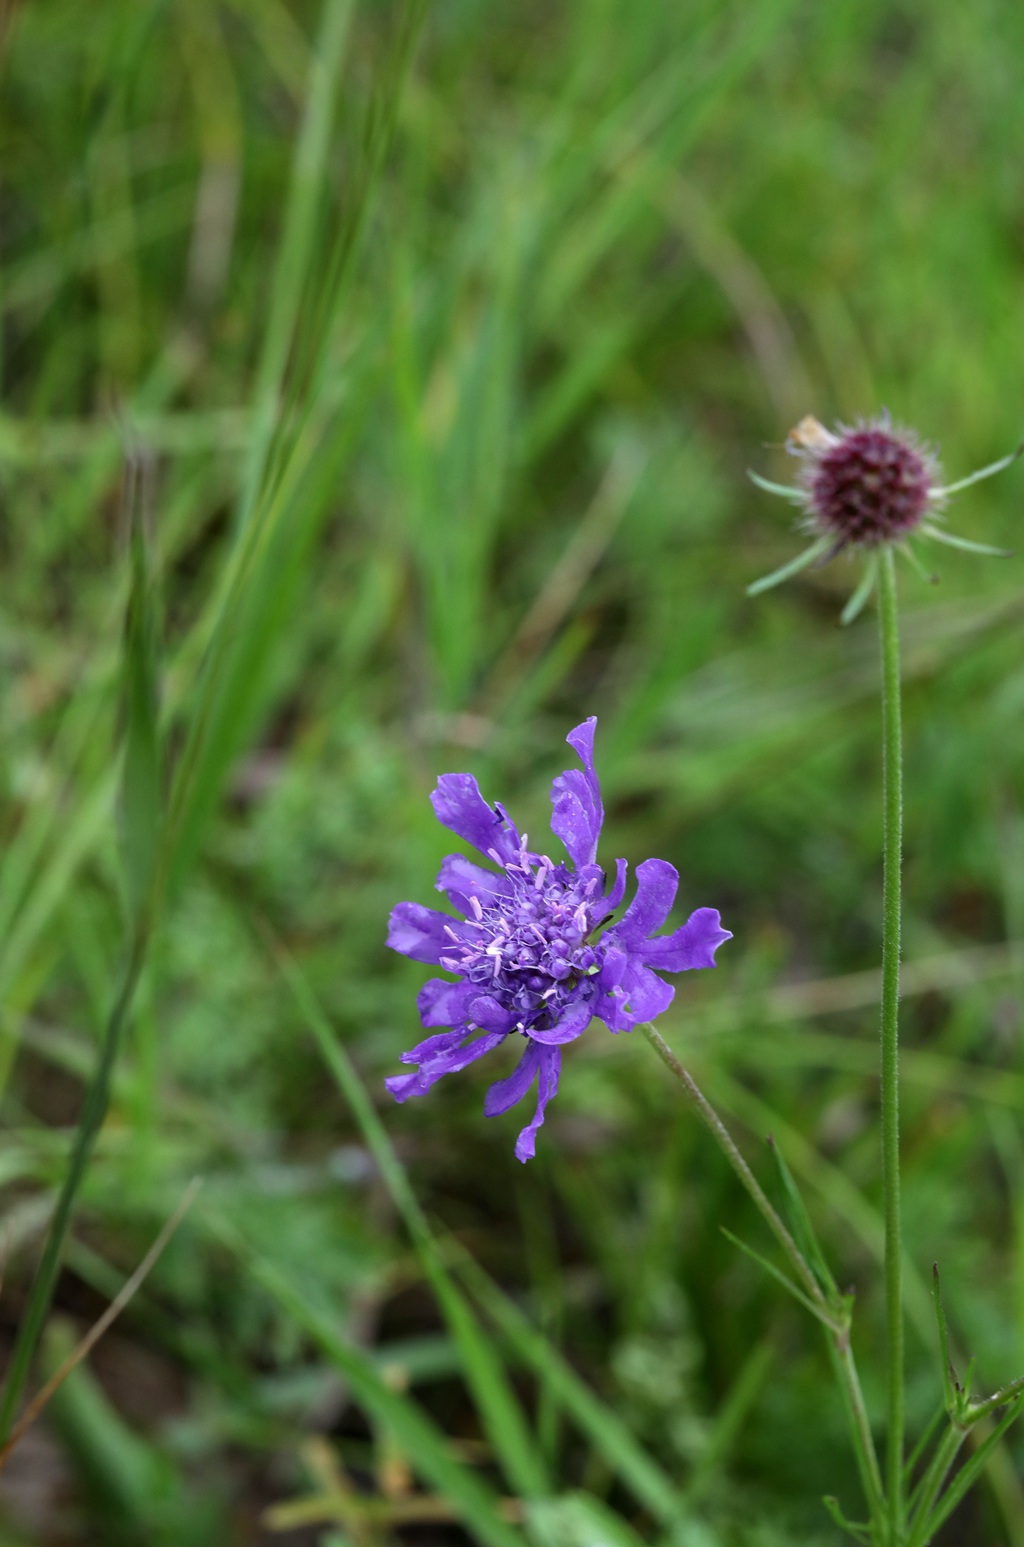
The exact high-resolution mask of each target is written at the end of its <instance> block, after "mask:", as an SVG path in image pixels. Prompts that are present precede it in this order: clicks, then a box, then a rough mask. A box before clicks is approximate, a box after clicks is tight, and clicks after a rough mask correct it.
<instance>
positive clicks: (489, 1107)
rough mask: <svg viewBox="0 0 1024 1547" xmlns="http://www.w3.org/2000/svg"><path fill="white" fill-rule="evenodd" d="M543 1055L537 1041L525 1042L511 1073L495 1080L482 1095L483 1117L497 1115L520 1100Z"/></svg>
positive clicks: (528, 1086) (527, 1088) (532, 1079)
mask: <svg viewBox="0 0 1024 1547" xmlns="http://www.w3.org/2000/svg"><path fill="white" fill-rule="evenodd" d="M543 1057H544V1050H543V1049H542V1047H541V1045H540V1043H539V1042H527V1044H526V1051H525V1052H524V1054H523V1056H522V1058H521V1059H520V1060H519V1062H518V1063H517V1064H516V1066H515V1068H514V1069H513V1071H512V1073H511V1074H510V1075H509V1076H508V1077H507V1078H506V1079H504V1080H496V1081H495V1083H494V1084H493V1085H492V1086H491V1088H490V1090H489V1091H488V1092H487V1095H486V1096H485V1097H484V1116H485V1117H497V1116H498V1115H499V1113H501V1112H507V1111H508V1109H509V1107H514V1106H515V1104H516V1102H517V1101H522V1099H523V1097H524V1096H525V1095H526V1092H527V1091H528V1090H529V1088H530V1086H531V1085H532V1084H533V1081H534V1076H535V1075H536V1073H537V1068H538V1065H539V1064H540V1061H541V1059H542V1058H543Z"/></svg>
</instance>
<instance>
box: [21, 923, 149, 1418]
mask: <svg viewBox="0 0 1024 1547" xmlns="http://www.w3.org/2000/svg"><path fill="white" fill-rule="evenodd" d="M147 943H148V932H147V931H145V930H141V929H140V930H139V931H137V932H136V935H135V938H134V940H133V942H132V947H131V951H130V954H129V957H128V962H127V964H126V966H125V971H124V977H123V979H122V982H121V987H120V990H119V992H118V995H117V998H116V999H115V1000H114V1004H113V1006H112V1008H111V1011H110V1015H109V1016H108V1018H107V1024H106V1028H105V1030H104V1034H103V1047H102V1050H101V1053H100V1061H99V1064H98V1065H97V1067H96V1072H95V1074H94V1075H93V1078H92V1083H91V1084H90V1086H89V1091H88V1094H87V1095H86V1098H85V1104H84V1106H83V1107H82V1115H81V1117H80V1118H79V1120H78V1128H77V1130H76V1132H75V1142H74V1145H73V1147H72V1150H71V1156H70V1159H69V1161H68V1168H67V1171H66V1172H65V1175H64V1182H63V1185H62V1186H61V1190H60V1196H59V1197H58V1199H57V1207H56V1209H55V1210H54V1215H53V1220H52V1223H51V1225H50V1232H49V1235H48V1236H47V1238H46V1245H45V1247H44V1248H43V1255H42V1257H41V1259H40V1262H39V1267H38V1269H37V1270H36V1275H35V1278H34V1279H33V1281H32V1289H31V1291H30V1293H29V1298H28V1305H27V1306H26V1307H25V1314H24V1315H23V1316H22V1318H21V1323H20V1325H19V1327H18V1335H17V1338H16V1339H15V1344H14V1350H13V1352H12V1354H11V1361H10V1364H9V1365H8V1366H7V1375H6V1378H5V1380H4V1385H3V1391H2V1392H0V1445H3V1443H4V1441H5V1440H6V1439H7V1437H8V1435H9V1434H10V1431H11V1427H12V1425H13V1423H14V1419H15V1415H16V1413H17V1410H18V1404H19V1402H20V1401H21V1395H22V1392H23V1391H24V1389H25V1382H26V1380H27V1379H28V1373H29V1368H30V1366H31V1363H32V1356H33V1354H34V1353H35V1351H36V1345H37V1343H38V1342H39V1337H40V1334H41V1332H42V1330H43V1323H44V1322H45V1320H46V1316H47V1312H48V1311H49V1309H50V1302H51V1300H52V1299H53V1291H54V1287H55V1285H56V1283H57V1275H58V1274H59V1272H60V1264H61V1256H62V1253H63V1248H64V1242H65V1239H66V1237H67V1233H68V1226H69V1225H70V1223H71V1209H72V1206H73V1204H74V1201H75V1197H76V1195H77V1193H78V1189H79V1186H80V1185H81V1181H82V1177H83V1176H84V1174H85V1168H86V1166H87V1165H88V1163H89V1157H90V1155H91V1154H92V1151H93V1147H94V1145H95V1143H96V1137H97V1135H98V1133H99V1131H100V1129H101V1128H102V1126H103V1119H104V1117H105V1116H106V1113H107V1105H108V1103H109V1100H110V1079H111V1075H112V1073H113V1069H114V1063H115V1061H116V1059H117V1053H118V1049H119V1048H120V1045H121V1038H122V1035H123V1033H124V1028H125V1026H126V1024H127V1021H128V1017H129V1015H130V1013H131V1008H132V1002H133V1000H134V998H135V990H136V988H137V987H138V983H139V978H140V976H141V975H142V968H143V966H144V964H145V959H146V946H147Z"/></svg>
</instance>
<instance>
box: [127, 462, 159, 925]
mask: <svg viewBox="0 0 1024 1547" xmlns="http://www.w3.org/2000/svg"><path fill="white" fill-rule="evenodd" d="M146 475H147V468H146V464H145V462H144V460H142V459H141V458H140V459H137V460H135V459H133V460H130V461H129V462H128V464H127V466H126V469H125V477H126V478H128V479H130V480H131V481H132V482H133V483H135V484H136V485H137V486H138V488H137V493H136V495H135V497H134V498H133V499H132V501H131V503H132V506H133V509H132V529H131V533H130V536H129V543H130V561H131V576H132V581H131V593H130V596H129V600H128V618H127V624H126V629H125V649H124V656H125V659H124V687H123V698H124V757H123V763H122V771H121V842H122V850H123V857H124V870H125V883H126V889H127V894H128V901H129V906H130V909H131V913H132V916H133V919H134V921H135V923H136V924H138V923H139V921H140V919H141V917H142V914H143V912H144V910H145V908H146V907H147V904H148V900H149V897H150V890H151V887H152V883H153V879H154V876H155V874H156V866H157V857H158V853H159V846H160V828H161V821H162V817H163V788H162V781H163V760H162V755H161V747H160V731H159V712H160V711H159V701H158V640H159V621H158V610H157V600H156V589H155V584H154V580H153V575H152V568H153V566H152V558H151V555H150V551H149V538H148V534H147V532H146V512H145V509H144V500H145V480H146Z"/></svg>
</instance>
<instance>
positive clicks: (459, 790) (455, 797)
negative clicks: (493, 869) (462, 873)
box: [430, 774, 519, 864]
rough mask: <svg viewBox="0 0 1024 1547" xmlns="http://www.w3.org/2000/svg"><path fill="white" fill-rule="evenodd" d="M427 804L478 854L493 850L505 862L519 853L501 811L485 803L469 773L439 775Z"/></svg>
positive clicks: (514, 832) (513, 836) (488, 853)
mask: <svg viewBox="0 0 1024 1547" xmlns="http://www.w3.org/2000/svg"><path fill="white" fill-rule="evenodd" d="M430 803H431V805H432V806H433V808H434V815H435V816H436V817H437V820H438V821H439V822H441V823H442V824H443V826H445V827H448V828H450V829H451V831H452V832H453V833H458V835H459V837H460V838H465V840H466V842H467V843H471V844H473V846H474V848H477V849H479V850H480V853H481V854H486V855H488V856H489V855H490V854H491V853H492V851H493V852H494V853H496V854H498V855H499V856H500V859H501V862H502V863H503V864H507V863H508V861H509V860H511V859H514V858H515V856H516V855H517V854H518V853H519V834H518V833H517V832H516V830H515V828H514V827H513V825H512V823H511V822H510V821H509V820H508V818H507V817H505V816H504V814H503V813H499V812H497V811H495V809H494V807H493V806H489V805H488V804H487V802H486V801H485V800H484V798H483V796H482V795H481V793H480V789H479V786H478V785H477V782H476V780H475V779H474V778H473V775H472V774H442V775H441V777H440V778H439V779H438V781H437V789H436V790H435V791H434V793H433V795H431V797H430Z"/></svg>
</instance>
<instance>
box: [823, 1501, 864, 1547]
mask: <svg viewBox="0 0 1024 1547" xmlns="http://www.w3.org/2000/svg"><path fill="white" fill-rule="evenodd" d="M821 1502H822V1503H823V1504H824V1506H825V1508H826V1509H827V1510H828V1513H829V1516H830V1518H831V1519H832V1520H833V1521H834V1522H835V1524H836V1525H837V1526H839V1527H840V1529H841V1530H843V1531H847V1532H849V1534H850V1535H851V1536H852V1537H853V1539H854V1541H855V1542H862V1543H863V1544H864V1547H871V1527H870V1526H869V1525H867V1524H865V1523H863V1522H861V1521H859V1520H847V1518H846V1516H845V1515H844V1514H843V1512H842V1510H841V1509H840V1508H839V1500H838V1499H836V1498H833V1497H832V1495H831V1494H826V1495H825V1497H824V1498H823V1499H822V1501H821Z"/></svg>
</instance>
